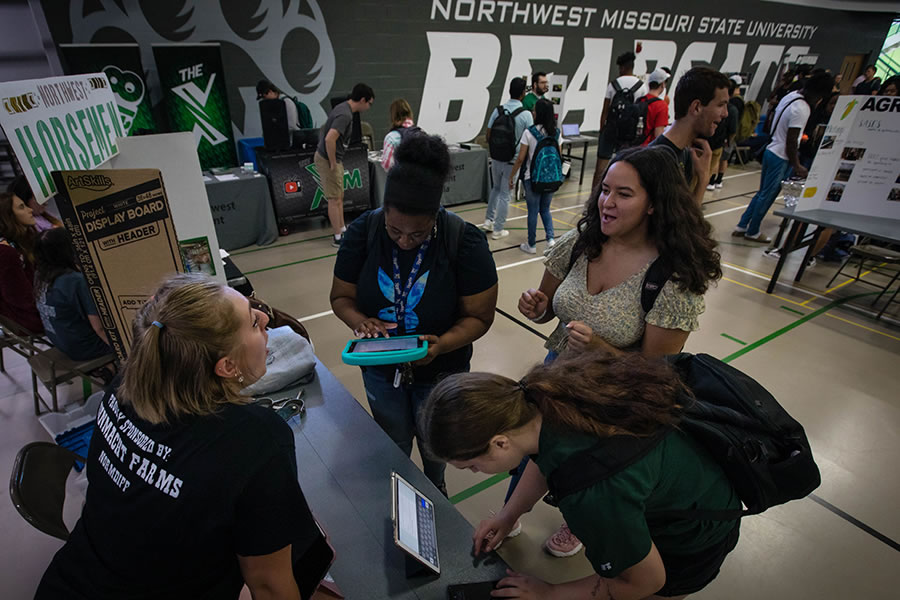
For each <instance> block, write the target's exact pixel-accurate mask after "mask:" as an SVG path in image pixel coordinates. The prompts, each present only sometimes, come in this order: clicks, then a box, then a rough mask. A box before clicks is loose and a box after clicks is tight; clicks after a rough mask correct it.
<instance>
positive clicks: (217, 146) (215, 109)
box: [153, 44, 237, 169]
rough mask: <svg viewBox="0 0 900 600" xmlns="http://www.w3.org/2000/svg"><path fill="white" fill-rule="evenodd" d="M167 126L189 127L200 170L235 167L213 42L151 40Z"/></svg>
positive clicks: (218, 59) (222, 81)
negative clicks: (158, 41)
mask: <svg viewBox="0 0 900 600" xmlns="http://www.w3.org/2000/svg"><path fill="white" fill-rule="evenodd" d="M153 56H154V58H155V59H156V69H157V71H158V73H159V81H160V84H161V85H162V88H163V96H164V98H165V106H166V111H165V112H166V115H167V117H168V119H169V127H170V129H171V130H172V131H190V132H192V133H193V134H194V140H196V142H197V154H198V155H199V156H200V166H201V167H202V168H203V169H212V168H214V167H236V166H237V156H236V154H235V145H234V134H233V133H232V129H231V114H230V113H229V112H228V97H227V94H226V87H225V76H224V71H223V69H222V56H221V51H220V49H219V44H154V45H153Z"/></svg>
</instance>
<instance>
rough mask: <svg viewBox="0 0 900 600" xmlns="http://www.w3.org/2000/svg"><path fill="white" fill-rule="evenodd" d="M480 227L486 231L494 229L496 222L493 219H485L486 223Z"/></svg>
mask: <svg viewBox="0 0 900 600" xmlns="http://www.w3.org/2000/svg"><path fill="white" fill-rule="evenodd" d="M478 227H479V228H480V229H484V230H485V231H493V229H494V222H493V221H492V220H491V219H485V220H484V223H482V224H481V225H479V226H478Z"/></svg>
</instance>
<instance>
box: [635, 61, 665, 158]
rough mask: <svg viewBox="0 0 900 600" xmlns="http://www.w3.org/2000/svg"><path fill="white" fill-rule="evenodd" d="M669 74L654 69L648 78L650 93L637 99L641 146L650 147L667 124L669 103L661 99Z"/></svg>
mask: <svg viewBox="0 0 900 600" xmlns="http://www.w3.org/2000/svg"><path fill="white" fill-rule="evenodd" d="M668 79H669V74H668V73H667V72H666V71H665V70H663V69H656V70H655V71H653V72H652V73H650V75H649V77H648V83H647V85H648V87H649V88H650V91H649V92H647V95H646V96H644V97H642V98H638V105H639V106H640V108H641V117H642V118H643V123H644V128H643V136H644V138H643V141H642V142H641V143H640V145H641V146H648V145H650V143H651V142H653V140H655V139H656V138H658V137H659V136H660V135H662V132H663V131H665V129H666V126H667V125H668V124H669V103H668V102H666V101H665V100H664V99H663V96H664V95H665V93H666V81H667V80H668Z"/></svg>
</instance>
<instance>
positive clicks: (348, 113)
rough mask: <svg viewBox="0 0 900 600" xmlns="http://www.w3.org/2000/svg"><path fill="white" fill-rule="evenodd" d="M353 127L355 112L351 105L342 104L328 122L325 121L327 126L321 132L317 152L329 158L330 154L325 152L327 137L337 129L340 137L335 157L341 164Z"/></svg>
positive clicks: (336, 145)
mask: <svg viewBox="0 0 900 600" xmlns="http://www.w3.org/2000/svg"><path fill="white" fill-rule="evenodd" d="M352 127H353V111H352V110H350V104H349V103H348V102H341V103H340V104H338V105H337V106H335V107H334V108H333V109H332V111H331V114H330V115H328V120H327V121H325V125H323V126H322V129H320V130H319V145H318V147H317V148H316V152H318V153H319V154H321V155H322V156H324V157H325V158H328V152H327V151H326V150H325V136H326V135H327V134H328V132H329V131H331V130H332V129H336V130H337V131H338V133H339V134H340V136H339V137H338V139H337V142H336V143H335V146H334V157H335V159H337V161H338V162H341V159H342V158H344V150H345V149H346V148H347V144H349V143H350V130H351V128H352Z"/></svg>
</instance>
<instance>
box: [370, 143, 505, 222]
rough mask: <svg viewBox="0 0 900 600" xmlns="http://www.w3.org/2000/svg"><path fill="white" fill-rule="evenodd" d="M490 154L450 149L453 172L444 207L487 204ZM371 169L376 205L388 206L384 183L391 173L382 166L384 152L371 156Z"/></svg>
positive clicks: (472, 150) (484, 151)
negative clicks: (472, 203)
mask: <svg viewBox="0 0 900 600" xmlns="http://www.w3.org/2000/svg"><path fill="white" fill-rule="evenodd" d="M487 158H488V153H487V150H485V149H484V148H480V147H474V148H470V149H467V148H454V147H452V146H451V148H450V162H451V164H452V165H453V171H452V172H451V173H450V177H449V178H448V179H447V183H446V185H444V194H443V196H441V204H442V205H443V206H454V205H456V204H465V203H467V202H485V201H487V197H488V161H487ZM369 169H370V170H371V172H372V205H373V206H374V207H378V206H382V205H383V204H384V183H385V181H386V180H387V173H385V171H384V167H382V166H381V152H370V153H369Z"/></svg>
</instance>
